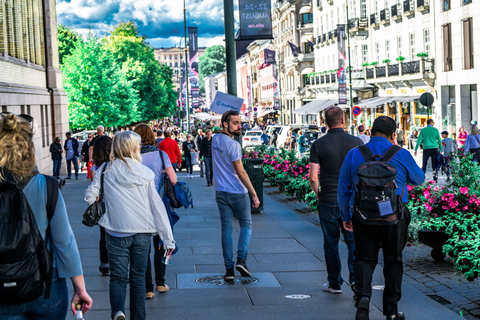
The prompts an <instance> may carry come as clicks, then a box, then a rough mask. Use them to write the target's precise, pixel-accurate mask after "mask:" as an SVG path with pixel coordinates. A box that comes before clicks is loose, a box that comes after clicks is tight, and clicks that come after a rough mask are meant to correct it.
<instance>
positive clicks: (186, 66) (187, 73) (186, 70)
mask: <svg viewBox="0 0 480 320" xmlns="http://www.w3.org/2000/svg"><path fill="white" fill-rule="evenodd" d="M183 35H184V38H185V39H184V40H185V81H186V88H187V94H186V100H187V132H188V133H190V97H189V95H190V92H189V89H188V85H189V82H190V74H189V72H188V59H187V53H188V52H187V8H186V7H185V0H183ZM180 40H181V39H180Z"/></svg>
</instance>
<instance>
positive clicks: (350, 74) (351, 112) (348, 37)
mask: <svg viewBox="0 0 480 320" xmlns="http://www.w3.org/2000/svg"><path fill="white" fill-rule="evenodd" d="M345 8H346V11H347V21H346V25H347V41H348V81H349V82H350V83H349V88H350V89H349V92H350V134H351V135H353V134H354V132H353V128H354V126H353V93H352V64H351V61H350V24H349V23H348V0H345Z"/></svg>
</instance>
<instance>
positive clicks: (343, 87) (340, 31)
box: [337, 24, 352, 104]
mask: <svg viewBox="0 0 480 320" xmlns="http://www.w3.org/2000/svg"><path fill="white" fill-rule="evenodd" d="M337 44H338V74H337V78H338V104H347V72H346V71H347V68H346V67H347V66H346V61H347V59H346V58H345V25H343V24H339V25H337ZM350 99H352V97H350Z"/></svg>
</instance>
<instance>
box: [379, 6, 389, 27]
mask: <svg viewBox="0 0 480 320" xmlns="http://www.w3.org/2000/svg"><path fill="white" fill-rule="evenodd" d="M380 23H381V24H383V25H389V24H390V10H388V9H383V10H380Z"/></svg>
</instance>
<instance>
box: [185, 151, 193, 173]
mask: <svg viewBox="0 0 480 320" xmlns="http://www.w3.org/2000/svg"><path fill="white" fill-rule="evenodd" d="M185 163H186V168H185V170H187V173H190V174H192V173H193V165H192V157H191V156H190V154H188V155H187V154H186V155H185Z"/></svg>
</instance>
